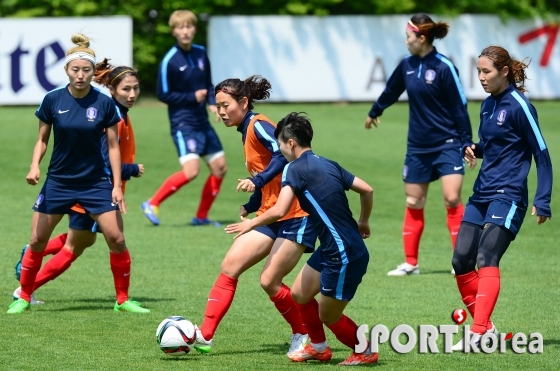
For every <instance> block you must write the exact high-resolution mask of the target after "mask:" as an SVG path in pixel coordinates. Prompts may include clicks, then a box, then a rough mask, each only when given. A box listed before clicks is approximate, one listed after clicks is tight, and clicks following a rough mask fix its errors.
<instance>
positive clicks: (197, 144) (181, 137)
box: [171, 123, 224, 159]
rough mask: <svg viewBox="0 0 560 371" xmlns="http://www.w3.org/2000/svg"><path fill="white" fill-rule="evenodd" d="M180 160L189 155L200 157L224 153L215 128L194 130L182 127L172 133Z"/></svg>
mask: <svg viewBox="0 0 560 371" xmlns="http://www.w3.org/2000/svg"><path fill="white" fill-rule="evenodd" d="M171 136H172V137H173V142H174V143H175V147H177V154H178V155H179V159H181V158H182V157H184V156H187V155H189V154H195V155H198V156H205V155H213V154H215V153H218V152H222V151H223V150H224V148H223V147H222V143H221V142H220V139H219V138H218V134H216V131H215V130H214V128H213V127H212V126H211V125H210V123H208V126H207V127H205V128H201V129H193V128H191V127H189V126H180V127H178V128H176V129H174V130H173V132H172V133H171Z"/></svg>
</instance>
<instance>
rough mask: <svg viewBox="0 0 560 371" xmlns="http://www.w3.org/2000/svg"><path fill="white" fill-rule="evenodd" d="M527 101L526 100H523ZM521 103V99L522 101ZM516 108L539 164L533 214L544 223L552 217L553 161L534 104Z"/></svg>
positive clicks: (521, 125) (528, 142)
mask: <svg viewBox="0 0 560 371" xmlns="http://www.w3.org/2000/svg"><path fill="white" fill-rule="evenodd" d="M522 102H523V103H525V101H522ZM520 103H521V101H520ZM523 103H521V106H520V107H518V108H517V109H516V116H517V120H518V122H519V124H520V128H521V130H522V132H523V135H524V137H525V140H526V141H527V144H528V146H529V148H530V149H531V152H532V153H533V157H534V158H535V164H536V166H537V190H536V192H535V199H534V200H533V210H532V212H531V214H532V215H535V214H536V215H537V223H538V224H542V223H544V222H545V221H546V220H547V219H550V217H552V211H551V209H550V199H551V194H552V162H551V161H550V155H549V153H548V147H547V146H546V143H545V141H544V138H543V136H542V133H541V129H540V127H539V122H538V117H537V111H536V110H535V107H533V105H532V104H528V105H527V104H526V103H525V107H524V106H523Z"/></svg>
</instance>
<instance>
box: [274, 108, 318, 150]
mask: <svg viewBox="0 0 560 371" xmlns="http://www.w3.org/2000/svg"><path fill="white" fill-rule="evenodd" d="M306 115H307V113H305V112H292V113H289V114H288V116H286V117H284V118H283V119H282V120H280V122H279V123H278V125H277V126H276V130H274V137H275V138H276V139H279V140H281V141H282V142H284V143H286V142H287V141H288V139H290V138H291V139H293V140H295V141H296V143H297V144H298V145H299V146H300V147H304V148H308V147H311V140H312V139H313V128H312V127H311V121H310V120H309V118H308V117H307V116H306Z"/></svg>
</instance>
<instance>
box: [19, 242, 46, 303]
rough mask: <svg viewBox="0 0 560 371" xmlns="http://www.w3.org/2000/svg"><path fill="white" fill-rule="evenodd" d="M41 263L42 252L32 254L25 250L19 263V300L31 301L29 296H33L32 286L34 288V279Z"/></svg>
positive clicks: (29, 250)
mask: <svg viewBox="0 0 560 371" xmlns="http://www.w3.org/2000/svg"><path fill="white" fill-rule="evenodd" d="M41 263H43V252H42V251H41V252H34V251H31V249H27V250H26V251H25V254H24V255H23V259H22V261H21V276H20V278H19V282H20V285H21V293H20V296H19V297H20V298H22V299H24V300H27V301H31V294H33V286H35V278H36V277H37V272H39V269H41Z"/></svg>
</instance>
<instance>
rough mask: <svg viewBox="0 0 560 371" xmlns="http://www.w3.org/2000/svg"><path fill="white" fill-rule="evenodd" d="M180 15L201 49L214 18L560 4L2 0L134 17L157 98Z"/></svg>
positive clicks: (8, 10)
mask: <svg viewBox="0 0 560 371" xmlns="http://www.w3.org/2000/svg"><path fill="white" fill-rule="evenodd" d="M176 9H189V10H191V11H193V12H194V13H195V14H197V15H198V17H199V24H198V33H197V36H196V39H195V42H196V43H197V44H201V45H206V29H207V25H208V19H209V18H210V17H211V16H214V15H278V14H279V15H316V16H325V15H358V14H360V15H381V14H413V13H416V12H426V13H430V14H434V15H446V16H457V15H460V14H465V13H469V14H495V15H498V16H500V17H501V18H502V19H504V20H505V19H508V18H521V19H523V18H529V17H535V16H539V17H543V18H545V19H554V18H557V17H555V15H558V14H560V1H559V0H307V1H305V0H301V1H298V0H212V1H208V0H191V1H184V0H125V1H114V0H80V1H79V2H77V1H76V0H26V1H20V0H0V16H2V17H21V18H27V17H73V16H81V17H83V16H110V15H129V16H131V17H132V19H133V35H134V38H133V56H134V57H133V58H134V67H135V68H137V69H138V70H139V71H140V74H141V76H142V88H143V91H144V93H148V94H154V93H155V86H156V80H157V68H158V64H159V61H160V60H161V58H163V56H164V55H165V53H166V52H167V50H168V49H169V48H170V47H171V46H172V45H173V44H174V43H175V39H174V38H173V37H172V36H171V35H170V29H169V27H168V25H167V21H168V19H169V15H170V14H171V13H172V12H173V11H174V10H176Z"/></svg>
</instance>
